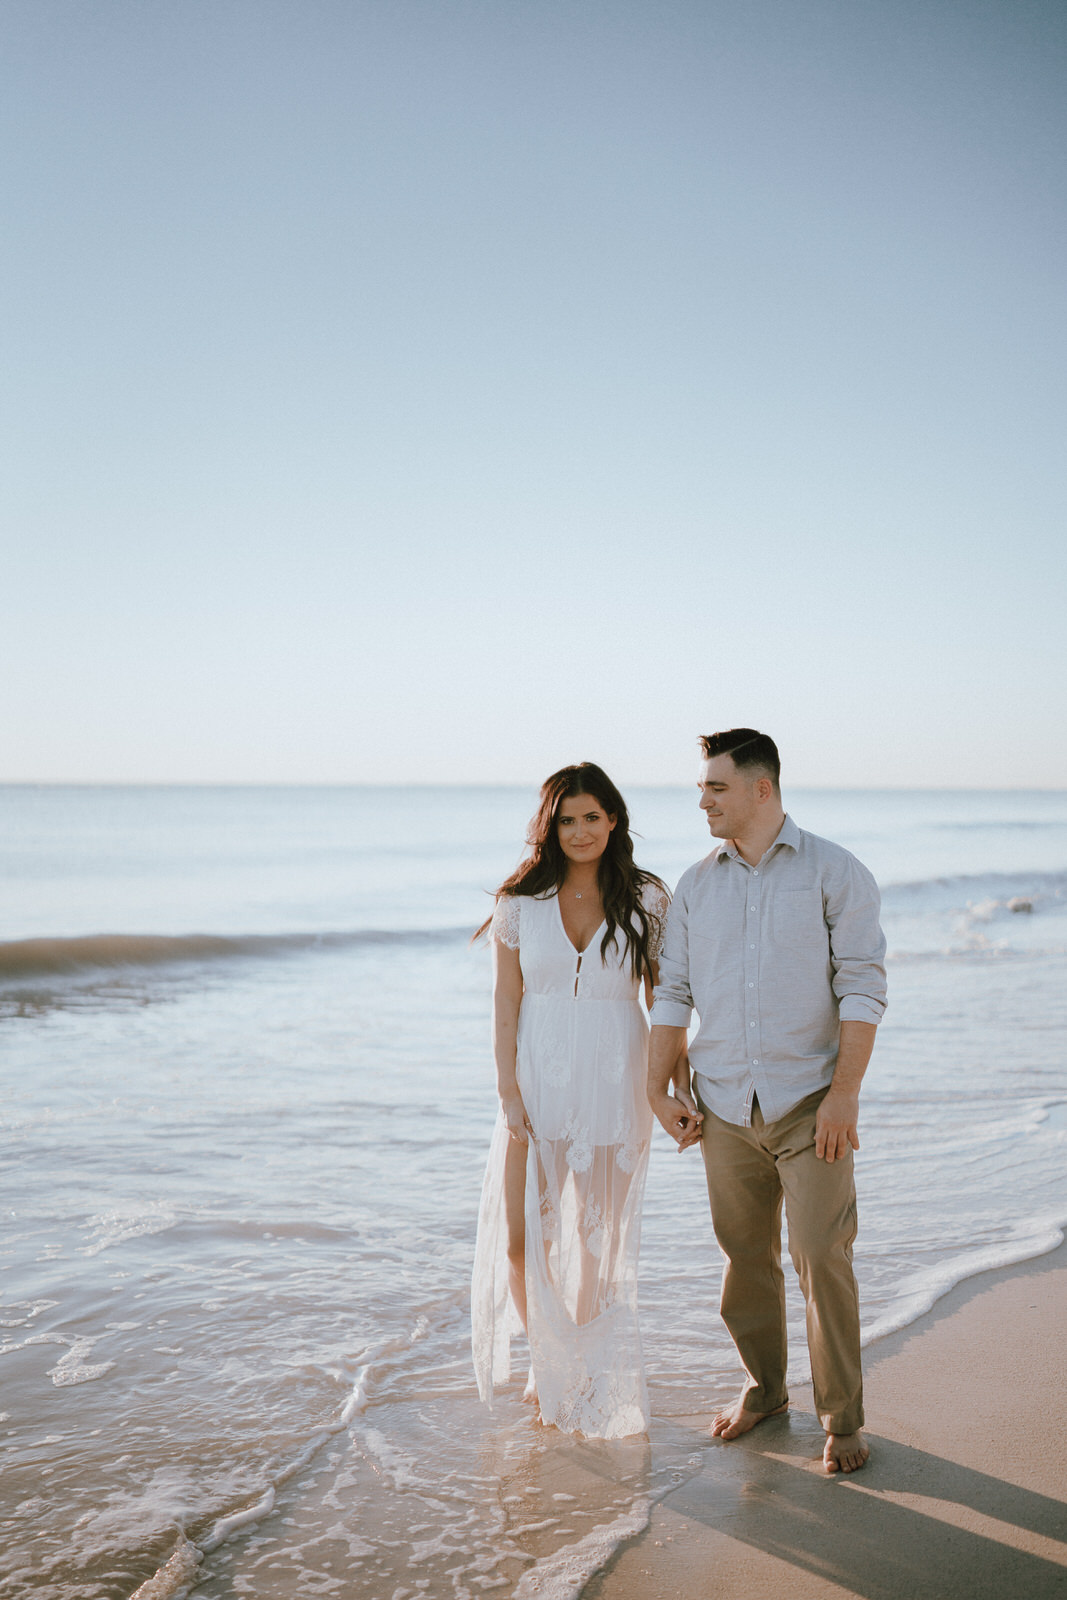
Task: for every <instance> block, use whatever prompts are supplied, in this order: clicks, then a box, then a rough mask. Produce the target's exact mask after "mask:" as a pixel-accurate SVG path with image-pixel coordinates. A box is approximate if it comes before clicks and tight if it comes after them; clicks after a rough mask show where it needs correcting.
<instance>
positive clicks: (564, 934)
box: [555, 890, 608, 956]
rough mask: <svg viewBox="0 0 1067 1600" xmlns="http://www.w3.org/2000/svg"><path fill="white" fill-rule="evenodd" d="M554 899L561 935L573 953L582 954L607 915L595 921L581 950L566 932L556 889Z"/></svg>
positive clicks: (605, 920)
mask: <svg viewBox="0 0 1067 1600" xmlns="http://www.w3.org/2000/svg"><path fill="white" fill-rule="evenodd" d="M555 899H556V915H557V916H558V917H559V926H560V932H561V933H562V934H563V937H564V938H565V939H566V941H567V943H568V944H569V945H570V947H571V949H572V950H573V951H574V953H575V955H576V956H584V955H585V952H586V951H587V950H588V949H589V945H591V944H592V942H593V940H594V939H595V938H596V936H597V934H598V933H599V932H600V930H601V928H602V927H603V926H604V924H605V922H607V920H608V919H607V917H601V919H600V921H599V922H598V923H597V925H596V927H595V928H594V929H593V931H592V933H591V934H590V935H589V941H588V943H587V944H585V945H583V946H582V948H581V950H579V948H578V946H577V945H576V944H575V942H574V940H573V939H572V938H571V936H570V934H569V933H568V932H567V924H566V923H565V922H564V920H563V907H562V906H561V905H560V903H559V891H558V890H557V892H556V897H555Z"/></svg>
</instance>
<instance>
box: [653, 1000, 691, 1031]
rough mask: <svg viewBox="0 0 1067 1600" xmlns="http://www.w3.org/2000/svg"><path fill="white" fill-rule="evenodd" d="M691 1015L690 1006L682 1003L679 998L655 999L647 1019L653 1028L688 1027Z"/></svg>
mask: <svg viewBox="0 0 1067 1600" xmlns="http://www.w3.org/2000/svg"><path fill="white" fill-rule="evenodd" d="M692 1015H693V1008H692V1006H686V1005H683V1004H682V1002H681V1001H680V1000H657V1001H656V1002H655V1004H654V1005H653V1007H652V1010H651V1011H650V1012H649V1014H648V1020H649V1022H650V1023H651V1024H652V1026H653V1027H654V1028H688V1026H689V1019H690V1017H691V1016H692Z"/></svg>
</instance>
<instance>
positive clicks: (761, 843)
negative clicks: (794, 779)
mask: <svg viewBox="0 0 1067 1600" xmlns="http://www.w3.org/2000/svg"><path fill="white" fill-rule="evenodd" d="M784 821H785V812H784V811H783V810H782V808H781V806H779V807H778V809H777V811H776V812H775V814H774V815H773V816H771V817H766V818H764V817H761V818H760V820H759V824H758V826H756V827H753V828H752V829H751V830H750V831H749V832H747V833H746V834H744V836H743V837H741V838H738V839H731V840H730V843H731V844H732V845H733V847H734V849H735V850H736V851H737V853H738V855H739V856H740V857H741V859H742V861H747V862H748V864H749V866H750V867H758V866H759V864H760V862H761V861H762V860H763V858H764V856H765V855H766V854H767V851H768V850H769V849H770V848H771V845H772V844H773V843H774V841H775V839H777V837H778V835H779V834H780V833H781V831H782V823H783V822H784Z"/></svg>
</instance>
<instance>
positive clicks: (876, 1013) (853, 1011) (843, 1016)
mask: <svg viewBox="0 0 1067 1600" xmlns="http://www.w3.org/2000/svg"><path fill="white" fill-rule="evenodd" d="M884 1012H885V1001H884V1000H872V999H871V998H870V997H869V996H868V995H865V994H846V995H845V996H843V998H842V1000H841V1002H840V1005H839V1006H838V1011H837V1015H838V1019H839V1020H840V1021H841V1022H873V1023H876V1024H877V1023H879V1022H881V1020H882V1016H883V1014H884Z"/></svg>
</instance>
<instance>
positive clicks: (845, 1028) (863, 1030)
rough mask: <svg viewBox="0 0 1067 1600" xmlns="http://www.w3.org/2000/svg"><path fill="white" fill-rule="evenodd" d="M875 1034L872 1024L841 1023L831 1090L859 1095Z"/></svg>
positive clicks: (874, 1026) (875, 1028)
mask: <svg viewBox="0 0 1067 1600" xmlns="http://www.w3.org/2000/svg"><path fill="white" fill-rule="evenodd" d="M877 1032H878V1029H877V1027H876V1025H875V1024H874V1023H873V1022H842V1024H841V1036H840V1039H839V1041H838V1047H837V1065H836V1066H835V1067H834V1076H833V1079H832V1081H831V1084H830V1088H831V1089H835V1090H837V1092H838V1093H839V1094H847V1095H858V1094H859V1092H860V1084H861V1083H862V1082H863V1074H864V1073H865V1072H866V1071H867V1064H868V1062H869V1061H870V1059H871V1051H872V1050H873V1049H874V1038H875V1034H876V1033H877Z"/></svg>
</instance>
